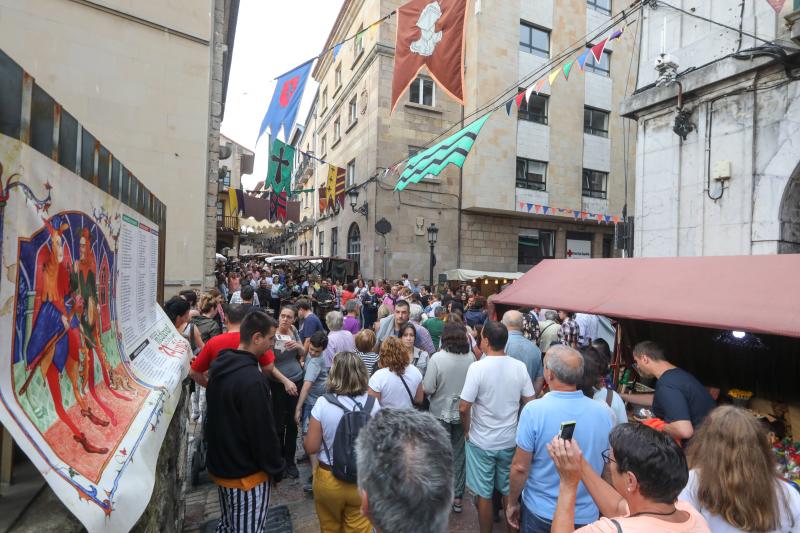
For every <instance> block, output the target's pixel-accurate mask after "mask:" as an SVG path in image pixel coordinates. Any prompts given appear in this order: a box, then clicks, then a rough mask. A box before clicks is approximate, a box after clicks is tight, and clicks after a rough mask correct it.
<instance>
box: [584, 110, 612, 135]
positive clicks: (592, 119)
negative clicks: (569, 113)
mask: <svg viewBox="0 0 800 533" xmlns="http://www.w3.org/2000/svg"><path fill="white" fill-rule="evenodd" d="M608 114H609V113H608V111H602V110H600V109H594V108H592V107H584V108H583V131H584V133H588V134H589V135H598V136H600V137H608Z"/></svg>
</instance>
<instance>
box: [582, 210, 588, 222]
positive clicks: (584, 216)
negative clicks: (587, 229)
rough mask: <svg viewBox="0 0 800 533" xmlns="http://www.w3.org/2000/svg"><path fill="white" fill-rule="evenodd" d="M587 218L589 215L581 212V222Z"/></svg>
mask: <svg viewBox="0 0 800 533" xmlns="http://www.w3.org/2000/svg"><path fill="white" fill-rule="evenodd" d="M588 216H589V213H587V212H586V211H581V220H585V219H586V217H588Z"/></svg>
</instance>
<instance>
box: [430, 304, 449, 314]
mask: <svg viewBox="0 0 800 533" xmlns="http://www.w3.org/2000/svg"><path fill="white" fill-rule="evenodd" d="M446 314H447V309H445V308H444V306H443V305H437V306H436V307H435V308H434V310H433V316H435V317H440V316H444V315H446Z"/></svg>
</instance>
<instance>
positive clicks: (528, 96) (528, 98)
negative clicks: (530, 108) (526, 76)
mask: <svg viewBox="0 0 800 533" xmlns="http://www.w3.org/2000/svg"><path fill="white" fill-rule="evenodd" d="M532 94H533V85H531V86H530V87H528V90H527V91H525V101H526V102H528V105H530V103H531V95H532Z"/></svg>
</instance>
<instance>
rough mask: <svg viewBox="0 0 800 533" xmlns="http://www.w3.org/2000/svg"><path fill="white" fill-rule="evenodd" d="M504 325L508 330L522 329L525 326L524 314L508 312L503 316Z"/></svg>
mask: <svg viewBox="0 0 800 533" xmlns="http://www.w3.org/2000/svg"><path fill="white" fill-rule="evenodd" d="M503 324H505V325H506V328H508V329H522V326H523V325H524V322H523V320H522V313H520V312H519V311H514V310H511V311H506V312H505V313H504V314H503Z"/></svg>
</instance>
